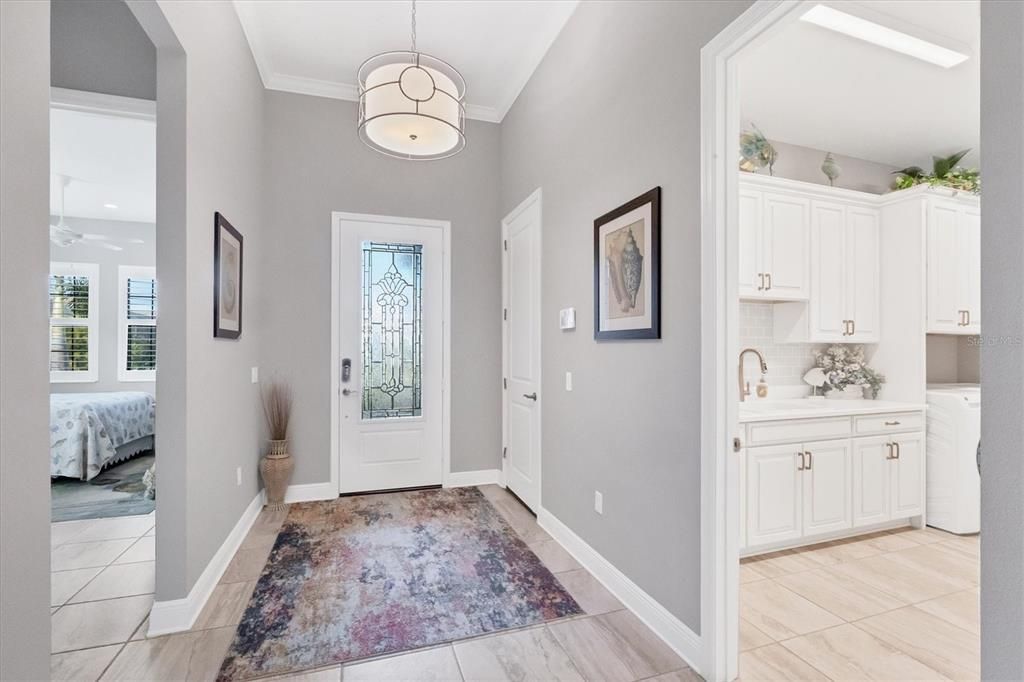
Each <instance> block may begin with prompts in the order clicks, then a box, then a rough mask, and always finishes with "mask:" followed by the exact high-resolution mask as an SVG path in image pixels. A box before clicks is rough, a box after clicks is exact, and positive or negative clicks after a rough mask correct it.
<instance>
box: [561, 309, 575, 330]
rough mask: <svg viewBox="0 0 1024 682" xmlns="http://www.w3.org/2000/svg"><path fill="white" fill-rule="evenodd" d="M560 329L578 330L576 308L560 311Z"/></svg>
mask: <svg viewBox="0 0 1024 682" xmlns="http://www.w3.org/2000/svg"><path fill="white" fill-rule="evenodd" d="M558 327H559V329H575V328H576V309H575V308H562V309H561V310H559V311H558Z"/></svg>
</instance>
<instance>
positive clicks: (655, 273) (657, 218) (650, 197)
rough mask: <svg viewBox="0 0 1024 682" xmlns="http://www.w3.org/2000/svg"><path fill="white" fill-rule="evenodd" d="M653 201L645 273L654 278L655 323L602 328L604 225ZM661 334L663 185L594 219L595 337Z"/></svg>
mask: <svg viewBox="0 0 1024 682" xmlns="http://www.w3.org/2000/svg"><path fill="white" fill-rule="evenodd" d="M645 204H650V205H651V243H650V244H649V245H646V247H647V248H646V254H644V261H645V262H644V266H643V276H644V277H648V278H650V282H651V297H650V301H648V304H649V305H650V310H651V326H650V327H644V328H639V329H614V330H613V329H604V330H602V329H601V315H602V310H601V268H602V267H604V258H603V256H602V253H601V227H602V226H603V225H606V224H608V223H610V222H611V221H613V220H615V219H616V218H620V217H622V216H624V215H626V214H627V213H630V212H632V211H635V210H636V209H638V208H640V207H642V206H644V205H645ZM660 338H661V187H655V188H654V189H651V190H649V191H647V192H644V193H643V194H641V195H640V196H638V197H637V198H635V199H633V200H631V201H627V202H626V203H624V204H623V205H622V206H619V207H618V208H616V209H614V210H612V211H609V212H608V213H605V214H604V215H603V216H601V217H600V218H598V219H597V220H595V221H594V339H596V340H598V341H605V340H613V339H660Z"/></svg>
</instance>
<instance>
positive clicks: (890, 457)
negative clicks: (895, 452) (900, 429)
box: [885, 443, 894, 459]
mask: <svg viewBox="0 0 1024 682" xmlns="http://www.w3.org/2000/svg"><path fill="white" fill-rule="evenodd" d="M885 447H887V448H889V454H888V455H886V456H885V458H886V459H894V458H893V456H892V443H886V444H885Z"/></svg>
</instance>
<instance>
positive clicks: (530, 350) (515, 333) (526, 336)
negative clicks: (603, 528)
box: [502, 194, 541, 511]
mask: <svg viewBox="0 0 1024 682" xmlns="http://www.w3.org/2000/svg"><path fill="white" fill-rule="evenodd" d="M540 215H541V214H540V195H539V194H534V195H533V196H531V197H530V198H529V199H527V200H526V202H525V203H524V205H522V206H520V207H519V208H517V209H516V210H515V211H513V212H512V213H510V214H509V215H508V217H506V218H505V220H504V221H502V228H503V232H504V239H505V242H504V243H505V247H504V248H505V250H504V259H503V263H504V265H503V268H502V269H503V271H504V275H505V312H504V318H505V378H504V382H505V401H504V403H505V419H504V422H505V424H504V427H505V428H504V430H505V450H504V453H505V458H504V467H503V468H504V471H505V485H506V486H507V487H508V488H509V490H511V491H512V492H514V493H515V494H516V495H517V496H518V497H519V499H520V500H522V501H523V502H524V503H525V504H526V506H528V507H529V508H530V509H532V510H534V511H536V510H537V508H538V505H539V503H540V239H541V222H540Z"/></svg>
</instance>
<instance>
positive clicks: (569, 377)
mask: <svg viewBox="0 0 1024 682" xmlns="http://www.w3.org/2000/svg"><path fill="white" fill-rule="evenodd" d="M565 390H567V391H571V390H572V372H566V373H565Z"/></svg>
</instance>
